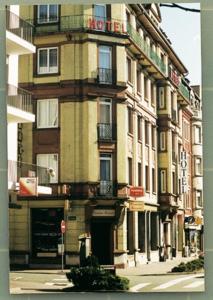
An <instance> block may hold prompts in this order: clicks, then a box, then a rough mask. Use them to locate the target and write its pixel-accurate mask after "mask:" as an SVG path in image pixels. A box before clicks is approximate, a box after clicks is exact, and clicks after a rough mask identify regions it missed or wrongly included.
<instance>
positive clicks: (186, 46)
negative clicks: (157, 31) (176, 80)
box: [160, 3, 201, 85]
mask: <svg viewBox="0 0 213 300" xmlns="http://www.w3.org/2000/svg"><path fill="white" fill-rule="evenodd" d="M179 4H180V5H182V6H185V7H190V8H197V9H199V8H200V4H198V3H194V4H184V3H179ZM160 9H161V16H162V23H161V27H162V29H163V30H164V31H165V32H166V34H167V36H168V38H169V39H170V40H171V42H172V46H173V48H174V50H175V52H176V53H177V55H178V56H179V57H180V59H181V60H182V62H183V63H184V65H185V66H186V68H187V69H188V71H189V75H188V76H187V77H188V78H189V80H190V84H191V85H197V84H201V45H200V40H201V39H200V13H195V12H187V11H183V10H180V9H178V8H167V7H161V8H160Z"/></svg>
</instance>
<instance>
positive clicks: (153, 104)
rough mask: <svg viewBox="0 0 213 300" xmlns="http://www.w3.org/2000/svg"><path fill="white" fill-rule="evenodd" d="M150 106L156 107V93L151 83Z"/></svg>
mask: <svg viewBox="0 0 213 300" xmlns="http://www.w3.org/2000/svg"><path fill="white" fill-rule="evenodd" d="M151 104H152V106H154V107H155V106H156V93H155V85H154V83H151Z"/></svg>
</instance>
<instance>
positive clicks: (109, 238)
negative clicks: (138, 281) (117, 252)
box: [91, 219, 113, 265]
mask: <svg viewBox="0 0 213 300" xmlns="http://www.w3.org/2000/svg"><path fill="white" fill-rule="evenodd" d="M91 248H92V254H93V255H94V256H96V257H97V258H98V261H99V263H100V264H101V265H109V264H113V234H112V221H111V220H109V221H108V220H99V219H97V220H92V222H91Z"/></svg>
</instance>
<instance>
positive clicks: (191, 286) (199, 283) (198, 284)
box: [184, 280, 204, 289]
mask: <svg viewBox="0 0 213 300" xmlns="http://www.w3.org/2000/svg"><path fill="white" fill-rule="evenodd" d="M200 285H204V280H199V281H195V282H192V283H191V284H188V285H186V286H184V288H185V289H191V288H196V287H199V286H200Z"/></svg>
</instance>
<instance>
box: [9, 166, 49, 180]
mask: <svg viewBox="0 0 213 300" xmlns="http://www.w3.org/2000/svg"><path fill="white" fill-rule="evenodd" d="M20 177H38V184H40V185H48V184H49V183H50V174H49V169H48V168H45V167H40V166H37V165H33V164H28V163H23V162H20V161H12V160H8V182H12V183H14V184H16V183H17V182H18V181H19V178H20Z"/></svg>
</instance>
